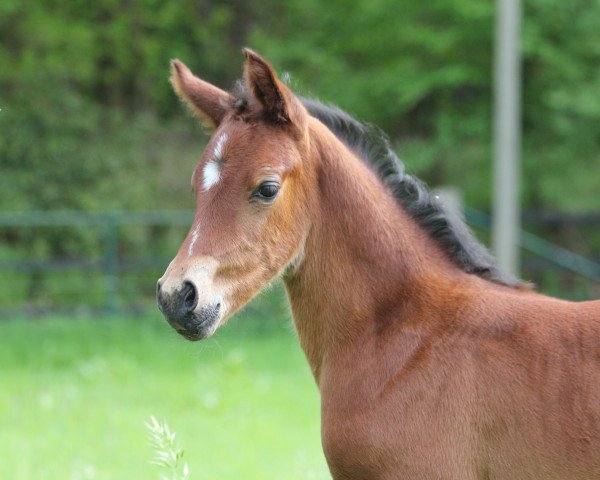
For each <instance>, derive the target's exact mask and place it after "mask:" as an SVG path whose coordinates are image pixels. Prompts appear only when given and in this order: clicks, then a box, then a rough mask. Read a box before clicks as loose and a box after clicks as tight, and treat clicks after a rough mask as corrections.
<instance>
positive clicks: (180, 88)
mask: <svg viewBox="0 0 600 480" xmlns="http://www.w3.org/2000/svg"><path fill="white" fill-rule="evenodd" d="M171 84H172V85H173V88H174V89H175V92H177V94H178V95H179V96H180V97H181V99H182V100H183V102H184V103H185V104H186V105H187V106H188V107H189V108H190V109H191V110H192V112H193V113H194V114H195V115H197V116H198V117H199V118H200V121H201V122H202V124H203V125H204V126H205V127H206V128H209V129H213V128H215V127H216V126H218V125H219V124H220V123H221V120H223V117H224V116H225V113H226V112H227V106H228V105H229V103H230V98H229V94H228V93H227V92H225V91H223V90H221V89H220V88H218V87H215V86H214V85H212V84H210V83H208V82H205V81H204V80H201V79H200V78H198V77H196V76H195V75H194V74H193V73H192V72H191V71H190V69H189V68H188V67H186V66H185V65H184V64H183V63H182V62H180V61H179V60H171Z"/></svg>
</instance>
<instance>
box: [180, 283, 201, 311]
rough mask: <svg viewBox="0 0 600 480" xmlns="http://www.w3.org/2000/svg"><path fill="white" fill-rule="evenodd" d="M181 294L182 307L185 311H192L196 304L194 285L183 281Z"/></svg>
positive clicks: (196, 296) (196, 297)
mask: <svg viewBox="0 0 600 480" xmlns="http://www.w3.org/2000/svg"><path fill="white" fill-rule="evenodd" d="M181 295H182V296H183V309H184V310H185V311H186V312H191V311H193V310H194V309H195V308H196V305H197V304H198V295H197V294H196V289H195V288H194V285H192V283H190V282H185V283H184V284H183V289H182V290H181Z"/></svg>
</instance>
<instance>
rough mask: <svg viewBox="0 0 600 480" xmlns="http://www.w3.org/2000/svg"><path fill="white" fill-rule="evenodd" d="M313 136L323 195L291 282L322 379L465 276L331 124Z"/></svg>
mask: <svg viewBox="0 0 600 480" xmlns="http://www.w3.org/2000/svg"><path fill="white" fill-rule="evenodd" d="M311 134H312V136H311V139H313V141H312V144H311V145H312V149H313V152H312V154H313V156H314V157H313V160H314V162H315V168H316V171H317V172H318V173H317V178H316V182H315V183H316V184H315V186H314V187H315V188H317V189H318V192H317V195H315V196H314V197H313V203H314V204H313V208H312V216H313V218H312V226H311V230H310V233H309V235H308V238H307V240H306V244H305V248H304V257H303V260H302V262H301V263H300V264H299V265H298V266H297V267H296V268H295V269H294V270H293V271H291V272H289V273H288V274H287V275H286V277H285V284H286V288H287V291H288V295H289V299H290V303H291V306H292V312H293V315H294V322H295V324H296V328H297V330H298V334H299V337H300V343H301V345H302V348H303V349H304V352H305V354H306V356H307V358H308V361H309V363H310V366H311V368H312V371H313V374H314V375H315V378H316V379H317V382H318V381H319V376H320V372H321V368H322V366H323V362H324V359H326V358H327V356H328V355H329V354H331V355H335V353H334V350H335V349H336V348H343V347H344V346H348V345H350V344H352V343H353V342H357V341H364V339H365V335H372V334H376V333H377V332H378V331H381V329H382V328H387V326H389V324H390V323H392V324H397V323H399V322H402V321H403V320H404V319H405V318H406V316H407V315H409V314H408V312H411V311H412V312H414V311H416V310H418V308H416V310H415V306H416V304H418V303H420V302H424V301H426V300H425V298H426V297H428V296H429V292H428V291H427V290H428V289H431V288H436V285H438V286H440V288H441V286H442V285H447V284H449V283H450V282H451V281H453V280H454V281H455V278H458V277H464V274H463V273H462V272H461V271H460V270H458V268H456V267H455V266H454V265H453V264H452V263H451V262H450V260H448V258H447V257H446V256H445V254H444V253H443V252H442V251H441V249H440V248H439V247H438V245H437V244H436V243H435V242H434V241H433V240H432V239H431V238H430V237H429V236H428V235H427V234H426V233H425V232H424V231H422V230H421V228H420V227H419V226H418V225H416V223H415V222H414V221H413V220H412V219H411V218H410V217H409V215H408V214H407V213H406V212H405V211H404V210H403V209H402V208H401V206H400V205H399V204H398V202H397V201H396V200H395V199H394V197H393V195H392V194H391V193H390V192H389V191H388V189H387V188H385V187H384V186H383V185H382V183H381V181H380V180H379V179H378V178H377V176H376V174H375V173H373V172H372V171H371V170H370V169H369V168H368V167H367V166H366V165H365V164H364V163H363V162H362V161H361V160H360V159H359V158H358V157H357V156H356V155H355V154H354V153H352V152H351V151H350V150H349V149H348V148H347V147H346V146H345V145H343V144H342V143H341V142H340V141H339V140H338V139H337V138H336V137H335V136H334V135H333V134H332V133H331V132H330V131H329V130H328V129H327V128H325V127H324V126H323V125H321V124H320V123H318V122H316V121H315V122H313V124H311ZM425 285H427V288H425Z"/></svg>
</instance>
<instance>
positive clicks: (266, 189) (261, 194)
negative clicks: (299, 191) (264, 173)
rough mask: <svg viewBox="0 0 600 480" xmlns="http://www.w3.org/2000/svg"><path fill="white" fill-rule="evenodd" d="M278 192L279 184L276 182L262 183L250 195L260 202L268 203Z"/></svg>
mask: <svg viewBox="0 0 600 480" xmlns="http://www.w3.org/2000/svg"><path fill="white" fill-rule="evenodd" d="M277 192H279V184H278V183H277V182H263V183H261V184H260V186H259V187H258V188H257V189H256V190H255V191H254V193H253V194H252V196H253V197H257V198H259V199H261V200H265V201H270V200H273V199H274V198H275V196H276V195H277Z"/></svg>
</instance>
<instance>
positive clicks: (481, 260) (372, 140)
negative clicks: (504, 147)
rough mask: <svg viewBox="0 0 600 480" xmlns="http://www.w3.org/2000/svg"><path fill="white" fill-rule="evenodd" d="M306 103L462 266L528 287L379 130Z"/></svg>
mask: <svg viewBox="0 0 600 480" xmlns="http://www.w3.org/2000/svg"><path fill="white" fill-rule="evenodd" d="M302 103H303V104H304V106H305V107H306V108H307V110H308V111H309V113H310V114H311V115H312V116H313V117H315V118H317V119H318V120H320V121H321V122H322V123H323V124H325V126H327V127H328V128H329V129H330V130H331V132H332V133H333V134H334V135H335V136H336V137H338V138H339V139H340V140H341V141H342V142H343V143H344V144H346V145H347V146H348V147H349V148H351V149H352V150H353V151H355V152H358V153H359V155H360V157H361V158H362V159H363V160H364V161H365V162H367V163H368V164H369V165H371V166H372V167H373V168H374V169H375V171H376V172H377V173H378V174H379V176H380V178H381V180H382V181H383V183H384V184H385V185H386V186H387V187H388V188H389V189H390V190H391V191H392V192H393V194H394V196H395V197H396V199H397V200H398V202H399V203H400V204H401V205H402V207H403V208H404V209H405V210H406V211H407V212H408V213H409V214H410V215H411V217H412V218H413V219H414V220H415V221H416V222H417V223H418V224H419V225H421V227H423V229H424V230H425V231H426V232H428V233H429V235H431V237H432V238H433V239H434V240H435V241H436V242H437V243H438V244H439V245H440V247H442V249H443V250H444V251H445V252H446V253H447V254H448V256H449V257H450V258H451V259H452V261H453V262H454V263H455V264H456V265H457V266H458V267H459V268H461V269H462V270H464V271H465V272H467V273H473V274H475V275H478V276H480V277H482V278H485V279H486V280H490V281H492V282H495V283H498V284H501V285H508V286H510V287H524V286H525V285H526V284H525V283H524V282H522V281H521V280H519V279H517V278H515V277H513V276H512V275H510V274H508V273H506V272H503V271H502V270H500V269H499V268H498V267H497V266H496V264H495V261H494V258H493V257H492V256H491V255H490V253H489V252H488V251H487V249H486V248H485V247H484V246H483V245H482V244H481V243H479V242H478V241H477V240H476V239H475V237H474V236H473V234H472V233H471V232H470V230H469V228H468V227H467V225H466V223H465V221H464V220H463V219H462V218H460V217H458V216H457V215H455V214H453V213H452V212H450V210H448V209H446V208H445V207H444V205H443V204H442V203H441V202H440V201H439V199H438V197H437V196H436V195H432V194H431V193H430V192H429V190H428V189H427V187H426V185H425V184H424V183H423V182H422V181H420V180H419V179H417V178H415V177H413V176H412V175H408V174H407V173H405V172H404V164H403V163H402V161H401V160H400V159H399V158H398V156H397V155H396V154H395V153H394V151H393V150H392V147H391V145H390V142H389V140H388V138H387V136H386V135H385V134H384V133H383V132H382V131H381V130H380V129H379V128H377V127H375V126H373V125H367V124H363V123H360V122H359V121H357V120H355V119H354V118H352V117H351V116H350V115H348V114H347V113H346V112H344V111H343V110H341V109H339V108H337V107H333V106H327V105H323V104H322V103H320V102H318V101H316V100H309V99H302Z"/></svg>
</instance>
